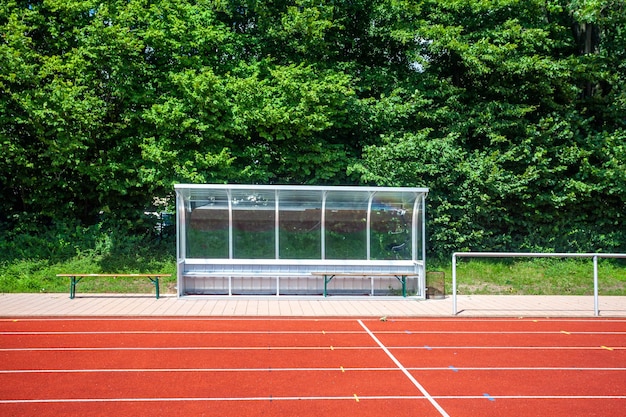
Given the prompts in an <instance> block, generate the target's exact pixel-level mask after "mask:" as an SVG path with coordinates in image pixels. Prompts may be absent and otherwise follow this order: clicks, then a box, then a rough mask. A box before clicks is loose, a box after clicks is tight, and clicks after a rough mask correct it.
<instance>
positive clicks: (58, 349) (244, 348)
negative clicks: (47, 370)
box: [0, 345, 626, 352]
mask: <svg viewBox="0 0 626 417" xmlns="http://www.w3.org/2000/svg"><path fill="white" fill-rule="evenodd" d="M329 349H331V346H239V347H237V346H235V347H230V346H178V347H150V346H145V347H116V346H111V347H73V346H68V347H20V348H0V352H83V351H84V352H97V351H105V352H106V351H192V350H197V351H209V350H214V351H217V350H228V351H247V350H266V351H272V350H280V351H287V350H329ZM375 349H378V348H377V347H374V346H334V345H333V346H332V349H331V350H375ZM388 349H391V350H407V349H409V350H423V349H424V346H389V347H388ZM435 349H447V350H450V349H453V350H537V351H541V350H606V347H605V348H603V347H602V346H428V350H435ZM611 349H612V350H615V351H619V350H626V346H611Z"/></svg>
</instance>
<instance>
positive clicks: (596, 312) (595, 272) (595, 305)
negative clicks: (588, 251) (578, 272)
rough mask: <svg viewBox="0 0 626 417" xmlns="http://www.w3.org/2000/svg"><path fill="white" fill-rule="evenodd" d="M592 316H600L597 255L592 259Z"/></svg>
mask: <svg viewBox="0 0 626 417" xmlns="http://www.w3.org/2000/svg"><path fill="white" fill-rule="evenodd" d="M593 314H594V316H596V317H598V316H599V315H600V312H599V309H598V255H595V256H594V257H593Z"/></svg>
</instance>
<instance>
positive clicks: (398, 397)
mask: <svg viewBox="0 0 626 417" xmlns="http://www.w3.org/2000/svg"><path fill="white" fill-rule="evenodd" d="M432 398H436V399H441V400H444V399H452V400H473V399H480V400H483V399H484V398H485V397H484V396H483V395H456V396H455V395H451V396H445V395H437V396H435V397H432ZM491 398H494V399H505V400H626V395H536V396H534V395H492V396H491ZM302 400H309V401H310V400H313V401H354V396H353V395H352V396H341V397H274V396H272V397H238V398H237V397H173V398H167V397H162V398H50V399H20V400H11V399H5V400H0V404H36V403H39V404H54V403H108V402H180V401H206V402H220V401H221V402H236V401H242V402H243V401H268V402H269V401H302ZM359 400H361V401H362V400H383V401H388V400H412V401H414V400H427V398H426V397H424V396H421V395H407V396H402V395H390V396H384V395H371V396H367V395H366V396H362V395H360V396H359ZM446 415H447V414H446Z"/></svg>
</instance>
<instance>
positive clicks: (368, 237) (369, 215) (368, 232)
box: [365, 193, 376, 261]
mask: <svg viewBox="0 0 626 417" xmlns="http://www.w3.org/2000/svg"><path fill="white" fill-rule="evenodd" d="M375 194H376V193H370V195H369V199H368V200H367V216H366V219H367V220H366V223H365V233H366V236H365V242H366V243H365V244H366V246H367V256H366V258H367V260H368V261H369V260H370V259H372V247H371V246H372V236H371V234H372V202H373V201H374V195H375Z"/></svg>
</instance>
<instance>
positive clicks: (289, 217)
mask: <svg viewBox="0 0 626 417" xmlns="http://www.w3.org/2000/svg"><path fill="white" fill-rule="evenodd" d="M323 197H324V193H323V192H322V191H313V190H311V191H309V190H295V191H291V190H280V191H279V193H278V208H279V211H278V224H279V227H278V240H279V243H278V258H280V259H322V249H321V248H322V233H321V230H322V201H323Z"/></svg>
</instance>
